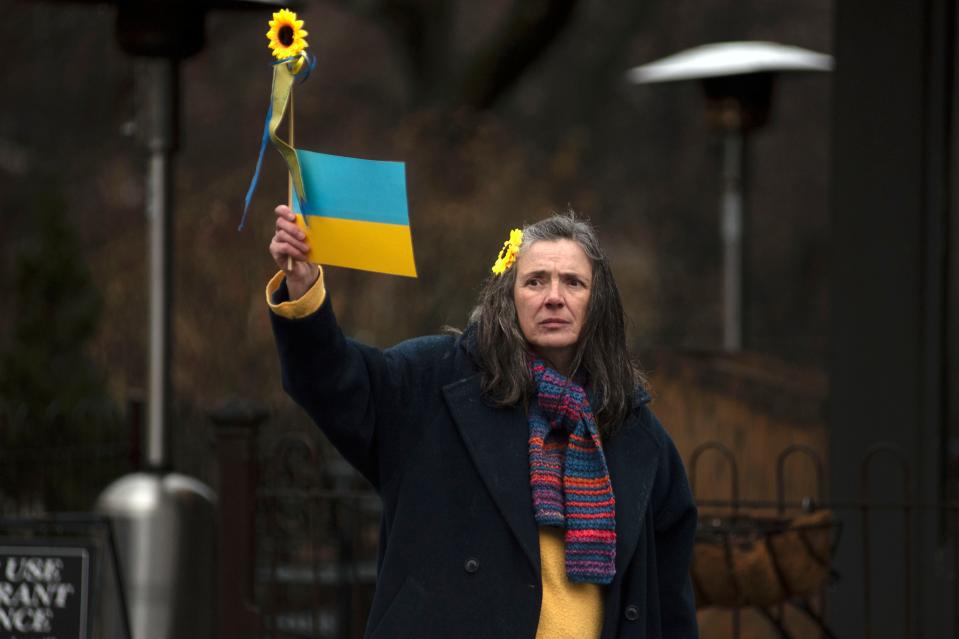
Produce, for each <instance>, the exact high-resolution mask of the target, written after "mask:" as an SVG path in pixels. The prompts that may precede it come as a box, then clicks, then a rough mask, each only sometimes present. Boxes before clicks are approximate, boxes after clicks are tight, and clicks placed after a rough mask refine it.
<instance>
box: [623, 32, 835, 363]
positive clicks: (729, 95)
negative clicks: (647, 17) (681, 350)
mask: <svg viewBox="0 0 959 639" xmlns="http://www.w3.org/2000/svg"><path fill="white" fill-rule="evenodd" d="M832 68H833V60H832V56H829V55H826V54H823V53H816V52H815V51H809V50H808V49H801V48H799V47H793V46H786V45H782V44H776V43H772V42H720V43H716V44H706V45H702V46H699V47H695V48H692V49H687V50H686V51H682V52H680V53H676V54H674V55H671V56H667V57H665V58H662V59H660V60H656V61H655V62H650V63H649V64H644V65H641V66H638V67H634V68H633V69H631V70H630V71H629V72H628V73H627V78H628V79H629V81H630V82H633V83H635V84H654V83H660V82H679V81H684V80H697V81H699V82H700V83H701V85H702V87H703V92H704V94H705V97H706V117H707V120H708V122H709V124H710V125H711V126H712V128H714V129H715V130H717V131H718V132H719V134H720V135H721V136H722V145H723V152H722V168H721V175H722V195H721V196H720V224H719V230H720V237H721V239H722V245H723V348H724V349H725V350H727V351H739V350H742V348H743V333H744V329H743V326H744V321H743V306H744V304H743V297H744V296H743V242H744V240H743V236H744V234H743V227H744V206H743V193H744V191H745V186H744V172H743V168H744V165H745V154H744V150H745V146H746V137H747V135H748V134H749V132H751V131H753V130H755V129H757V128H759V127H761V126H762V125H763V124H765V123H766V120H767V119H768V116H769V107H770V103H771V101H772V92H773V83H774V81H775V78H776V76H777V75H779V74H781V73H786V72H796V71H830V70H832Z"/></svg>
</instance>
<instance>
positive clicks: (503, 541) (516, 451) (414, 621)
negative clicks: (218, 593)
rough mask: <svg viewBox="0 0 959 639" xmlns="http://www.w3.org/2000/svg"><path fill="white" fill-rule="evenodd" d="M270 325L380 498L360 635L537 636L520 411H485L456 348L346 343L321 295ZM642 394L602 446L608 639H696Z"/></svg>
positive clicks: (308, 395)
mask: <svg viewBox="0 0 959 639" xmlns="http://www.w3.org/2000/svg"><path fill="white" fill-rule="evenodd" d="M271 315H272V314H271ZM272 322H273V328H274V332H275V335H276V342H277V347H278V349H279V355H280V362H281V365H282V369H283V386H284V388H285V389H286V391H287V392H288V393H289V394H290V395H291V396H292V397H293V399H294V400H296V401H297V402H298V403H299V404H300V405H301V406H303V407H304V408H305V409H306V411H307V412H308V413H309V415H310V417H312V418H313V420H314V421H315V422H316V423H317V425H319V427H320V428H321V429H322V430H323V432H324V433H326V435H327V436H328V437H329V438H330V440H331V441H332V443H333V444H334V445H335V446H336V448H337V449H339V451H340V452H341V453H342V454H343V456H344V457H345V458H346V459H347V460H348V461H349V462H350V463H351V464H352V465H353V466H355V467H356V468H357V469H358V470H359V471H360V472H361V473H362V474H363V475H364V476H366V477H367V478H368V479H369V480H370V482H372V484H373V485H374V486H375V487H376V489H377V491H378V492H379V494H380V496H381V497H382V500H383V521H382V526H381V539H380V556H379V576H378V579H377V585H376V593H375V595H374V599H373V606H372V610H371V612H370V617H369V621H368V626H367V631H366V636H367V637H369V638H370V639H383V638H388V639H401V638H402V637H411V638H413V637H415V638H421V637H426V638H432V637H435V638H437V639H440V638H442V639H448V638H449V637H459V638H469V637H476V638H478V639H499V638H510V639H533V638H534V637H535V635H536V627H537V623H538V620H539V611H540V602H541V597H542V593H541V587H542V586H541V583H540V577H539V575H540V566H539V561H540V558H539V538H538V531H537V527H536V523H535V522H534V520H533V510H532V500H531V497H530V487H529V462H528V458H527V454H528V437H529V427H528V425H527V422H526V416H525V414H524V411H523V409H522V408H521V407H512V408H495V407H492V406H491V405H489V404H488V403H487V402H486V401H484V399H483V397H482V395H481V393H480V375H479V372H478V370H477V368H476V366H475V364H474V362H473V359H472V358H471V356H470V354H469V352H468V349H467V348H466V346H465V344H464V341H465V340H463V339H462V338H456V337H453V336H435V337H424V338H418V339H414V340H410V341H407V342H403V343H401V344H399V345H397V346H395V347H393V348H390V349H388V350H385V351H379V350H377V349H374V348H370V347H368V346H364V345H362V344H359V343H356V342H353V341H351V340H347V339H345V338H344V336H343V334H342V333H341V331H340V329H339V327H338V326H337V324H336V320H335V318H334V316H333V311H332V308H331V305H330V302H329V299H327V300H326V301H325V302H324V304H323V306H322V307H321V308H320V309H319V310H318V311H317V312H316V313H314V314H312V315H310V316H308V317H305V318H302V319H296V320H290V319H285V318H282V317H280V316H277V315H272ZM648 399H649V398H648V396H647V395H646V394H645V393H643V392H638V393H637V395H636V398H635V403H634V407H633V411H632V413H631V415H630V417H629V419H628V420H627V421H626V423H625V424H623V425H622V427H621V428H620V429H619V430H618V431H617V432H616V434H614V435H613V436H612V437H611V438H609V439H608V440H607V441H606V442H605V443H604V452H605V454H606V460H607V464H608V467H609V473H610V479H611V481H612V485H613V492H614V494H615V496H616V535H617V537H616V577H615V579H614V580H613V582H612V584H610V585H609V586H606V587H605V620H604V626H603V634H602V637H603V639H612V638H614V637H622V638H626V637H635V638H639V637H645V638H650V639H652V638H659V637H664V638H666V639H684V638H687V637H696V636H697V630H696V617H695V609H694V605H693V591H692V586H691V583H690V580H689V564H690V557H691V554H692V544H693V536H694V533H695V529H696V509H695V507H694V505H693V501H692V497H691V495H690V491H689V485H688V482H687V480H686V473H685V471H684V469H683V465H682V462H681V460H680V457H679V455H678V453H677V452H676V449H675V447H674V445H673V443H672V441H671V440H670V438H669V436H668V435H667V434H666V432H665V431H664V430H663V428H662V426H661V425H660V424H659V422H658V421H657V419H656V417H655V416H654V415H653V413H652V412H651V411H650V410H649V408H648V407H647V406H646V403H647V402H648Z"/></svg>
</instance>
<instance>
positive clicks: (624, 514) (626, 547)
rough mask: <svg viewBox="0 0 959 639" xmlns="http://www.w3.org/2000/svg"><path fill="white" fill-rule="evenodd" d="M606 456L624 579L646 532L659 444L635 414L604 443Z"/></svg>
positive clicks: (619, 568) (618, 563) (618, 568)
mask: <svg viewBox="0 0 959 639" xmlns="http://www.w3.org/2000/svg"><path fill="white" fill-rule="evenodd" d="M603 452H604V453H605V455H606V466H607V467H608V468H609V478H610V482H611V483H612V485H613V495H614V496H615V497H616V574H617V575H623V574H625V571H626V567H627V566H628V565H629V562H630V561H631V560H632V557H633V553H634V552H635V550H636V545H637V543H638V542H639V535H640V532H641V531H642V528H643V520H644V515H645V513H646V506H647V505H648V503H649V496H650V493H651V492H652V488H653V480H654V479H655V477H656V466H657V464H658V463H659V444H658V443H657V442H656V441H655V440H654V439H653V438H652V436H651V435H650V434H649V433H648V432H647V431H646V429H645V428H644V427H643V425H642V424H641V423H640V419H639V416H638V414H637V412H636V411H634V412H633V414H632V415H631V416H630V418H629V420H628V421H627V422H626V424H625V425H624V426H623V427H622V428H620V429H619V430H618V431H617V432H616V433H615V434H614V435H613V436H612V437H611V438H610V439H609V440H608V441H607V442H606V443H604V445H603ZM647 532H650V531H647Z"/></svg>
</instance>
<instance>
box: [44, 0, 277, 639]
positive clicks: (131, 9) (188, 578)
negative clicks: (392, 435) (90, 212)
mask: <svg viewBox="0 0 959 639" xmlns="http://www.w3.org/2000/svg"><path fill="white" fill-rule="evenodd" d="M51 1H54V2H58V3H64V4H65V3H67V2H81V3H84V4H113V5H116V7H117V21H116V37H117V40H118V42H119V44H120V47H121V48H122V49H123V51H124V52H125V53H127V54H129V55H132V56H135V57H136V58H137V71H138V72H137V80H138V92H139V113H138V120H139V122H138V134H139V138H140V141H141V143H142V144H143V146H144V147H145V150H146V151H147V156H148V168H147V174H146V194H147V195H146V199H147V202H146V214H147V219H148V227H149V243H148V244H149V289H150V298H149V299H150V306H149V318H150V319H149V345H150V346H149V381H148V396H147V399H148V408H147V415H148V419H147V436H146V450H145V457H146V459H145V467H146V470H145V471H144V472H139V473H133V474H130V475H127V476H125V477H121V478H120V479H117V480H116V481H114V482H113V483H112V484H110V485H109V486H108V487H107V488H106V489H105V490H104V491H103V493H102V494H101V495H100V497H99V499H98V501H97V509H98V510H99V511H101V512H103V513H105V514H106V515H108V516H109V517H110V518H111V520H112V522H113V524H114V529H115V533H116V540H117V546H118V548H117V550H118V555H119V561H120V564H121V565H120V568H121V571H122V574H123V577H124V588H125V591H126V601H127V602H128V605H129V608H130V610H129V618H130V628H131V632H132V639H173V638H174V637H176V638H179V637H191V638H197V639H212V637H213V635H214V611H215V610H216V599H215V592H214V590H215V587H214V583H215V573H214V569H215V566H214V563H215V562H214V558H215V556H216V553H215V551H216V547H215V536H216V531H215V522H216V516H215V502H216V496H215V494H214V493H213V491H212V490H211V489H210V488H209V487H207V486H206V485H204V484H203V483H201V482H200V481H198V480H196V479H194V478H192V477H188V476H185V475H182V474H178V473H174V472H172V471H171V469H172V467H173V464H172V460H171V459H170V446H169V440H170V427H171V419H170V415H169V407H170V375H169V361H170V311H169V309H170V301H171V280H172V278H171V275H172V269H171V265H172V259H171V254H172V249H173V224H172V217H171V214H172V211H173V205H172V195H173V181H172V177H173V157H174V154H175V152H176V148H177V138H178V131H177V120H178V112H179V63H180V60H182V59H184V58H187V57H189V56H191V55H193V54H195V53H197V52H199V51H200V50H201V49H202V48H203V44H204V22H205V15H206V13H207V12H208V11H210V10H212V9H226V10H238V9H243V10H250V9H252V10H260V11H264V10H269V9H273V8H275V7H277V6H280V3H279V2H278V1H276V0H194V1H190V0H103V1H102V2H98V1H97V0H51ZM104 622H105V623H107V624H109V623H111V620H104ZM102 634H103V636H105V637H123V636H124V635H125V633H124V632H123V629H121V628H119V627H116V628H112V627H109V628H104V629H103V633H102Z"/></svg>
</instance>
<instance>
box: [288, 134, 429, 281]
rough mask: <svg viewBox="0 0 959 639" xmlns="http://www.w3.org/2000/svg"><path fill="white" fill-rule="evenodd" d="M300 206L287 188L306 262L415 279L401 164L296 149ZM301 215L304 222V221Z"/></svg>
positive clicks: (294, 194) (404, 179)
mask: <svg viewBox="0 0 959 639" xmlns="http://www.w3.org/2000/svg"><path fill="white" fill-rule="evenodd" d="M296 156H297V159H298V160H299V164H300V172H301V174H302V176H303V189H304V192H305V193H304V195H305V197H306V202H305V203H303V202H301V201H300V198H299V197H297V195H296V190H295V189H292V188H291V189H290V200H291V202H290V205H291V208H292V209H293V212H294V213H296V214H297V217H296V223H297V225H299V227H300V228H301V229H303V230H304V231H305V232H306V236H307V240H308V241H309V244H310V255H309V260H310V261H311V262H316V263H317V264H330V265H333V266H345V267H347V268H356V269H361V270H364V271H375V272H378V273H390V274H393V275H405V276H407V277H416V264H415V263H414V262H413V238H412V235H411V234H410V216H409V210H408V207H407V203H406V167H405V165H404V163H403V162H383V161H378V160H361V159H359V158H348V157H343V156H339V155H328V154H326V153H316V152H313V151H304V150H302V149H296ZM304 216H306V218H307V219H306V220H304Z"/></svg>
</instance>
